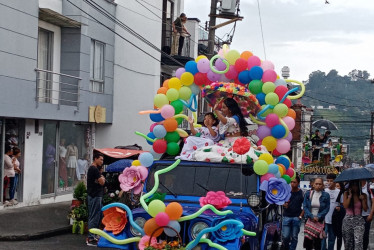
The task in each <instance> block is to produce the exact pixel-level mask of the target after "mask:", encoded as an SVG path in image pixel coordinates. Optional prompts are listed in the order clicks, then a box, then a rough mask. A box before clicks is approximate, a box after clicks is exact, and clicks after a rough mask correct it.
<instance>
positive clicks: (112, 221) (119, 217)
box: [102, 207, 127, 235]
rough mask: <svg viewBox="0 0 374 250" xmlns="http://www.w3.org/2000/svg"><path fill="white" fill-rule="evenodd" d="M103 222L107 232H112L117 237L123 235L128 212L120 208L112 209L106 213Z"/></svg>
mask: <svg viewBox="0 0 374 250" xmlns="http://www.w3.org/2000/svg"><path fill="white" fill-rule="evenodd" d="M102 222H103V224H104V226H105V228H104V229H105V230H106V231H112V233H113V234H114V235H117V234H119V233H121V232H122V230H123V229H124V228H125V226H126V223H127V217H126V212H125V211H123V210H122V209H120V208H118V207H111V208H109V209H107V210H105V211H104V218H103V221H102Z"/></svg>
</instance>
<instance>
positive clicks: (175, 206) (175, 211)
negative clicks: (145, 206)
mask: <svg viewBox="0 0 374 250" xmlns="http://www.w3.org/2000/svg"><path fill="white" fill-rule="evenodd" d="M165 213H167V214H168V215H169V218H170V220H178V219H179V218H180V217H181V216H182V214H183V207H182V206H181V204H179V203H178V202H171V203H169V204H168V205H167V206H166V208H165Z"/></svg>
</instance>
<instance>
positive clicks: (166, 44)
mask: <svg viewBox="0 0 374 250" xmlns="http://www.w3.org/2000/svg"><path fill="white" fill-rule="evenodd" d="M173 13H174V2H173V1H172V0H163V3H162V41H161V43H162V50H163V51H164V52H166V53H168V54H170V51H171V39H172V38H171V37H172V27H173V26H172V23H173V21H174V20H173V19H174V15H173Z"/></svg>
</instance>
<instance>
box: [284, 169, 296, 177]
mask: <svg viewBox="0 0 374 250" xmlns="http://www.w3.org/2000/svg"><path fill="white" fill-rule="evenodd" d="M294 174H295V170H294V169H293V168H288V169H287V171H286V175H288V176H290V177H292V176H293V175H294Z"/></svg>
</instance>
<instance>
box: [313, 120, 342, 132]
mask: <svg viewBox="0 0 374 250" xmlns="http://www.w3.org/2000/svg"><path fill="white" fill-rule="evenodd" d="M313 127H316V128H320V129H326V130H338V127H337V126H336V125H335V124H334V123H333V122H332V121H329V120H325V119H321V120H317V121H314V122H313Z"/></svg>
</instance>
